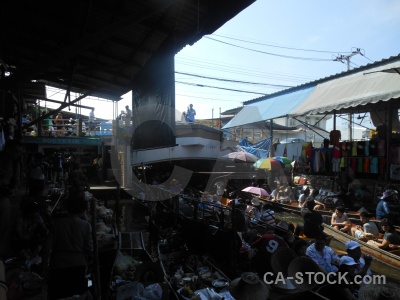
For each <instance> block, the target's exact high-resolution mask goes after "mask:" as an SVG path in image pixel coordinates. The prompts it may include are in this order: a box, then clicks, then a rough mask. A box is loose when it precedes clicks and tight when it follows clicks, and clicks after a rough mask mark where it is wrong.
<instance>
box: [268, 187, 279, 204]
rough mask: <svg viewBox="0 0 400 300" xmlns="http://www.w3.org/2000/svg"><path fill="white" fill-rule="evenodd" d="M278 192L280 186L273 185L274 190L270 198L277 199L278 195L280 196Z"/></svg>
mask: <svg viewBox="0 0 400 300" xmlns="http://www.w3.org/2000/svg"><path fill="white" fill-rule="evenodd" d="M278 193H279V187H278V186H274V187H272V192H271V194H270V195H269V200H270V201H276V200H277V197H278Z"/></svg>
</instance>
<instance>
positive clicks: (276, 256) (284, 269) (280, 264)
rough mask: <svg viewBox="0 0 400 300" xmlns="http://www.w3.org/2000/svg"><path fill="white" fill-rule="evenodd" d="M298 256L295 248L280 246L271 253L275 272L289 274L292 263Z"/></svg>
mask: <svg viewBox="0 0 400 300" xmlns="http://www.w3.org/2000/svg"><path fill="white" fill-rule="evenodd" d="M296 257H297V254H296V252H294V250H293V249H290V248H285V247H280V248H278V249H276V251H275V252H274V253H273V254H272V255H271V267H272V270H273V271H274V273H282V275H283V276H284V277H287V276H288V269H289V265H290V263H291V262H292V261H293V260H294V259H295V258H296Z"/></svg>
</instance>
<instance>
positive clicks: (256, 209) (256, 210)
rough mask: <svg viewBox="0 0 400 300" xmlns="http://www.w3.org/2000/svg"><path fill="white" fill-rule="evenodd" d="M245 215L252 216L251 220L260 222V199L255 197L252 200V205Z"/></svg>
mask: <svg viewBox="0 0 400 300" xmlns="http://www.w3.org/2000/svg"><path fill="white" fill-rule="evenodd" d="M245 213H246V214H247V215H249V216H250V218H251V219H256V220H260V217H261V202H260V200H259V199H258V198H256V197H254V198H253V199H251V202H250V204H248V205H247V208H246V210H245Z"/></svg>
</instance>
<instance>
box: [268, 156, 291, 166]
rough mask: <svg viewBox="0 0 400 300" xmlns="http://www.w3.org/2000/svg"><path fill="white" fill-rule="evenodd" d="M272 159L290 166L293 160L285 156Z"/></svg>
mask: <svg viewBox="0 0 400 300" xmlns="http://www.w3.org/2000/svg"><path fill="white" fill-rule="evenodd" d="M272 158H273V159H275V160H279V161H280V162H282V163H283V164H284V165H288V164H290V163H291V162H292V160H291V159H289V158H287V157H285V156H275V157H272Z"/></svg>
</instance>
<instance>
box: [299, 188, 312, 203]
mask: <svg viewBox="0 0 400 300" xmlns="http://www.w3.org/2000/svg"><path fill="white" fill-rule="evenodd" d="M309 195H310V189H309V188H308V187H307V188H306V189H305V190H304V191H303V192H302V193H301V194H300V196H299V199H298V200H297V201H298V202H299V207H302V205H303V203H304V202H306V200H307V197H308V196H309Z"/></svg>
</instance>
